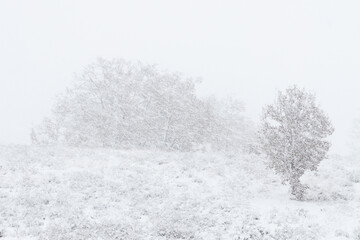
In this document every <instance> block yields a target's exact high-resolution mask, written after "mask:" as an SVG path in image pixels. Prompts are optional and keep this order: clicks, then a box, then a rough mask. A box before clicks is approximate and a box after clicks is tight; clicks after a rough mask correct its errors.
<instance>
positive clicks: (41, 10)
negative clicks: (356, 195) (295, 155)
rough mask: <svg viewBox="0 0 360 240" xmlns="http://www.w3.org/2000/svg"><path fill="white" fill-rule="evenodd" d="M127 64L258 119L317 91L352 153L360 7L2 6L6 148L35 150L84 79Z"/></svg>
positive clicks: (339, 142)
mask: <svg viewBox="0 0 360 240" xmlns="http://www.w3.org/2000/svg"><path fill="white" fill-rule="evenodd" d="M97 57H104V58H113V57H122V58H126V59H129V60H141V61H143V62H146V63H156V64H158V65H159V66H160V68H163V69H168V70H171V71H173V70H175V71H180V72H183V73H184V74H186V75H187V76H193V77H202V78H203V83H202V85H201V88H200V92H201V93H202V94H217V95H221V96H224V95H227V94H231V95H232V96H236V97H238V98H239V99H241V100H243V101H244V102H245V103H246V105H247V111H248V113H249V115H250V116H251V117H252V118H253V119H254V120H257V119H258V115H259V114H260V112H261V108H262V106H263V105H264V104H266V103H270V102H271V101H272V100H273V99H274V97H275V93H276V90H277V89H284V88H285V87H286V86H288V85H291V84H294V83H296V84H298V85H299V86H302V87H306V88H307V89H308V90H311V91H314V92H316V93H317V96H318V101H319V103H320V104H321V106H322V107H323V108H324V109H325V110H326V111H327V112H328V114H329V115H330V117H331V119H332V121H333V123H334V125H335V128H336V132H335V133H334V136H333V151H338V152H344V151H346V148H345V146H346V143H347V138H348V134H349V130H350V126H351V124H352V122H353V119H354V118H355V117H356V116H360V112H359V111H358V109H359V107H360V101H359V100H360V97H359V95H358V92H359V90H360V83H359V80H360V1H358V0H354V1H350V0H349V1H338V0H336V1H330V0H318V1H312V0H308V1H304V0H303V1H295V0H294V1H291V0H284V1H276V0H274V1H268V0H263V1H256V0H251V1H226V0H222V1H220V0H218V1H211V0H207V1H201V0H196V1H194V0H192V1H190V0H181V1H171V0H163V1H160V0H152V1H146V0H144V1H136V0H128V1H121V0H117V1H106V0H98V1H90V0H61V1H60V0H58V1H55V0H54V1H49V0H43V1H39V0H32V1H29V0H23V1H20V0H17V1H15V0H1V1H0V114H1V115H0V143H2V144H7V143H28V142H29V137H28V136H29V131H30V128H31V127H32V126H33V125H35V124H36V123H38V122H39V121H40V120H41V119H42V118H43V117H44V115H46V114H48V113H49V112H50V109H51V106H52V103H53V100H54V97H55V96H56V94H58V93H61V92H62V91H63V90H64V89H65V88H66V86H69V85H70V83H71V81H72V79H73V76H74V73H81V71H82V69H83V67H84V66H85V65H87V64H89V63H91V62H93V61H95V60H96V58H97Z"/></svg>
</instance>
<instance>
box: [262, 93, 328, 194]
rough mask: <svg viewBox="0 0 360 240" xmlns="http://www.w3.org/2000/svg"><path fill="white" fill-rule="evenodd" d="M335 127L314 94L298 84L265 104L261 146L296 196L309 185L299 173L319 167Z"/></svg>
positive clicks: (271, 164) (273, 166) (302, 192)
mask: <svg viewBox="0 0 360 240" xmlns="http://www.w3.org/2000/svg"><path fill="white" fill-rule="evenodd" d="M333 131H334V130H333V127H332V125H331V123H330V120H329V118H328V117H327V115H326V114H325V113H324V112H323V111H322V110H321V109H320V108H319V107H318V106H317V105H316V103H315V96H314V95H313V94H310V93H307V92H306V91H305V90H301V89H299V88H297V87H296V86H294V87H291V88H288V89H287V90H286V91H285V92H279V94H278V97H277V99H276V101H275V103H274V104H273V105H268V106H266V107H265V108H264V111H263V115H262V126H261V133H262V149H263V151H264V153H265V154H266V155H267V156H268V158H269V159H270V166H271V167H272V168H274V169H275V171H276V172H277V173H278V174H280V175H281V177H282V179H283V181H284V182H288V183H289V184H290V186H291V193H292V194H293V195H294V196H295V197H296V199H298V200H300V199H302V198H303V197H304V192H305V190H306V188H307V187H306V186H305V185H302V184H301V182H300V177H301V176H302V175H303V174H304V173H305V171H306V170H316V169H317V166H318V164H319V163H320V162H321V161H322V160H323V159H324V158H325V157H326V155H327V152H328V150H329V148H330V142H329V141H328V140H327V139H326V138H327V137H328V136H329V135H331V134H332V133H333Z"/></svg>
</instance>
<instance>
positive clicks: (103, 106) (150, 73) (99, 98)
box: [31, 59, 255, 151]
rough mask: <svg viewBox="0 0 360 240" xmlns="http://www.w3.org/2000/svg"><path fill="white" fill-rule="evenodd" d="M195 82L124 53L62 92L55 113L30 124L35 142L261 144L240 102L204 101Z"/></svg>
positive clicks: (165, 146)
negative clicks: (124, 55) (129, 57)
mask: <svg viewBox="0 0 360 240" xmlns="http://www.w3.org/2000/svg"><path fill="white" fill-rule="evenodd" d="M196 84H197V82H196V81H194V80H193V79H191V78H185V77H183V76H182V75H181V74H178V73H169V72H165V71H160V70H158V69H157V67H156V66H153V65H146V64H142V63H132V62H128V61H126V60H123V59H115V60H103V59H100V60H98V61H97V62H96V63H94V64H91V65H89V66H88V67H86V69H85V70H84V72H83V73H82V75H80V76H79V77H77V79H76V81H75V82H74V86H73V87H72V88H71V89H68V90H67V91H66V92H65V93H64V94H63V95H62V96H60V97H59V98H58V100H57V102H56V104H55V106H54V108H53V111H52V113H53V114H52V116H51V117H49V118H46V119H44V121H43V122H42V123H41V124H40V125H39V126H37V127H35V128H34V129H33V130H32V133H31V139H32V142H33V143H34V144H40V145H51V144H62V145H68V146H86V147H111V148H123V149H128V148H141V149H161V150H176V151H191V150H198V149H203V148H206V149H212V150H246V151H253V150H255V147H254V141H255V131H254V127H253V126H252V124H251V123H250V122H249V121H248V120H247V119H246V118H245V117H244V107H243V104H242V103H241V102H238V101H236V100H233V99H227V100H217V99H216V98H215V97H210V98H206V99H201V98H199V97H198V96H197V94H196V91H195V90H196V89H195V87H196Z"/></svg>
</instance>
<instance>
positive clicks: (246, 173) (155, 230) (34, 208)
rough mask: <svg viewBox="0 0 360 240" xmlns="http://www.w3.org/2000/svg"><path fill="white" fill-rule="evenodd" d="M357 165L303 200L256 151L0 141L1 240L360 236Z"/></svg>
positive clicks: (334, 167) (340, 162)
mask: <svg viewBox="0 0 360 240" xmlns="http://www.w3.org/2000/svg"><path fill="white" fill-rule="evenodd" d="M355 162H356V159H354V160H350V159H342V158H341V159H339V158H336V157H331V158H329V159H328V160H326V161H323V162H322V163H321V164H320V165H319V170H318V172H317V173H316V176H315V175H314V174H313V173H312V172H309V173H307V174H306V175H305V176H304V177H303V181H304V182H305V183H306V184H309V185H310V186H311V188H310V189H309V194H308V196H309V197H310V198H309V199H307V200H308V201H303V202H299V201H292V200H290V199H288V198H286V195H287V188H286V187H285V186H283V185H282V184H281V181H280V179H279V177H278V176H277V175H276V174H274V172H273V170H270V169H267V168H266V167H265V165H264V164H263V159H262V158H261V156H258V155H245V154H238V155H236V156H233V157H229V156H226V155H224V154H220V153H201V152H196V153H167V152H159V151H138V150H131V151H130V150H128V151H119V150H110V149H107V150H104V149H98V150H95V149H85V148H83V149H76V148H72V149H70V148H63V147H56V148H55V147H50V148H49V147H25V146H14V147H1V146H0V233H1V235H2V238H1V239H5V240H10V239H52V240H60V239H64V240H65V239H66V240H71V239H74V240H75V239H76V240H85V239H106V240H116V239H117V240H118V239H124V240H131V239H138V240H144V239H149V240H152V239H159V240H176V239H188V240H190V239H197V240H202V239H204V240H209V239H229V240H246V239H248V240H250V239H259V240H260V239H261V240H264V239H265V240H266V239H272V240H273V239H283V240H298V239H301V240H310V239H314V240H328V239H359V238H358V237H359V236H360V234H359V232H360V231H359V229H360V222H359V219H360V211H358V210H359V209H360V201H359V200H360V184H359V183H354V182H351V181H350V180H349V173H350V172H351V171H353V170H357V171H359V170H360V168H357V169H354V167H355V166H358V165H356V164H354V163H355Z"/></svg>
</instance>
